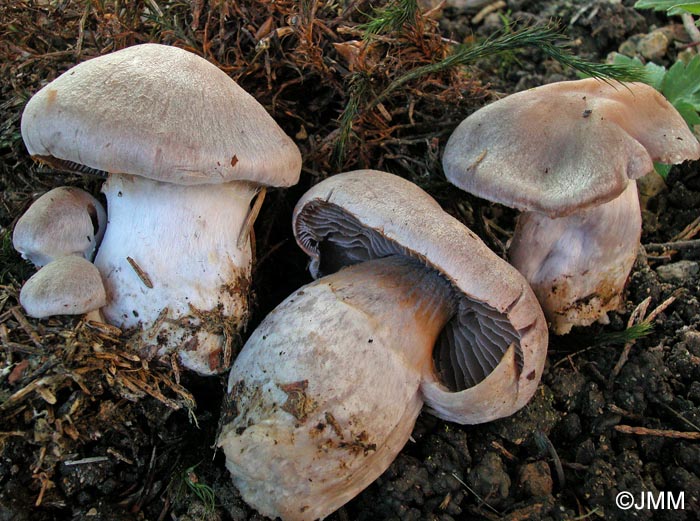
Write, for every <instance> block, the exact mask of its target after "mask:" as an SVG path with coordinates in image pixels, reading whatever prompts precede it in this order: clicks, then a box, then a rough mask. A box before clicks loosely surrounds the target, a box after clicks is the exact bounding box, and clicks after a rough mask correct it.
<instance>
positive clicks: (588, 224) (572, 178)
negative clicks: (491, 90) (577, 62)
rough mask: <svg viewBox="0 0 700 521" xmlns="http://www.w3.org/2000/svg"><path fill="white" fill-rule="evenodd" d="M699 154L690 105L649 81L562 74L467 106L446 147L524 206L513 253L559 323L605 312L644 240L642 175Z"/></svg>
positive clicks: (472, 180) (449, 172) (459, 169)
mask: <svg viewBox="0 0 700 521" xmlns="http://www.w3.org/2000/svg"><path fill="white" fill-rule="evenodd" d="M699 157H700V144H699V143H698V141H697V140H696V139H695V137H694V136H693V134H692V133H691V132H690V130H689V128H688V125H687V124H686V123H685V121H684V120H683V118H682V117H681V115H680V114H679V113H678V112H677V111H676V109H674V108H673V106H672V105H671V104H670V103H669V102H668V101H666V99H665V98H664V97H663V96H662V95H661V94H659V93H658V92H657V91H656V90H654V89H653V88H652V87H649V86H648V85H644V84H641V83H628V84H620V83H605V82H602V81H599V80H595V79H585V80H579V81H566V82H559V83H552V84H549V85H544V86H542V87H537V88H534V89H530V90H527V91H524V92H519V93H517V94H513V95H511V96H507V97H505V98H503V99H501V100H498V101H496V102H494V103H491V104H490V105H487V106H485V107H484V108H482V109H480V110H478V111H476V112H475V113H474V114H472V115H471V116H469V117H468V118H466V119H465V120H464V121H463V122H462V123H461V124H460V125H459V126H458V127H457V129H456V130H455V131H454V133H453V134H452V136H451V137H450V139H449V141H448V143H447V146H446V147H445V153H444V156H443V167H444V170H445V175H446V177H447V179H448V180H449V181H450V182H452V183H453V184H455V185H457V186H458V187H460V188H462V189H463V190H465V191H467V192H470V193H473V194H475V195H477V196H479V197H483V198H485V199H488V200H490V201H494V202H497V203H501V204H504V205H506V206H510V207H513V208H516V209H518V210H522V211H523V212H524V213H522V214H521V215H520V217H519V219H518V224H517V226H516V229H515V233H514V235H513V239H512V242H511V245H510V250H509V255H510V259H511V262H512V263H513V265H514V266H515V267H516V268H518V270H520V271H521V273H523V275H524V276H525V278H526V279H527V280H528V281H529V282H530V284H531V285H532V287H533V289H534V291H535V293H536V294H537V297H538V299H539V300H540V303H541V304H542V308H543V309H544V312H545V315H546V316H547V319H548V321H549V322H550V324H551V328H552V330H553V332H555V333H557V334H564V333H567V332H569V331H570V329H571V328H572V326H575V325H589V324H591V323H593V322H594V321H596V320H605V319H606V318H607V315H606V313H607V311H610V310H615V309H617V308H618V307H619V305H620V304H621V298H622V297H621V294H622V291H623V289H624V285H625V282H626V280H627V277H628V275H629V273H630V270H631V269H632V264H633V263H634V259H635V257H636V254H637V250H638V247H639V239H640V235H641V215H640V209H639V200H638V197H637V188H636V182H635V181H634V180H635V179H638V178H640V177H641V176H643V175H645V174H647V173H648V172H650V171H651V170H652V169H653V162H654V161H657V162H661V163H668V164H675V163H680V162H682V161H684V160H687V159H698V158H699Z"/></svg>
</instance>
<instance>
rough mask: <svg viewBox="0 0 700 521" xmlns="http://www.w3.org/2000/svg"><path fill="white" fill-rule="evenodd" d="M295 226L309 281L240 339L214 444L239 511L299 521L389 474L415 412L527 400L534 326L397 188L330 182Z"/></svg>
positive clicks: (542, 337)
mask: <svg viewBox="0 0 700 521" xmlns="http://www.w3.org/2000/svg"><path fill="white" fill-rule="evenodd" d="M293 226H294V232H295V235H296V238H297V242H298V243H299V245H300V246H301V248H302V249H303V250H304V251H305V252H306V253H307V254H308V255H309V256H310V257H311V272H312V274H313V276H314V277H319V276H322V278H319V279H318V280H316V281H315V282H312V283H310V284H308V285H306V286H304V287H302V288H301V289H299V290H298V291H296V292H295V293H294V294H293V295H291V296H290V297H288V298H287V299H286V300H285V301H284V302H283V303H282V304H280V305H279V306H278V307H277V308H276V309H274V310H273V311H272V312H271V313H270V314H269V315H268V316H267V318H265V320H264V321H263V322H262V323H261V325H260V326H259V327H258V328H257V329H256V331H255V332H254V333H253V334H252V335H251V337H250V339H249V340H248V342H247V343H246V345H245V347H244V348H243V350H242V352H241V353H240V355H239V357H238V358H237V359H236V362H235V363H234V366H233V368H232V370H231V374H230V377H229V385H228V395H227V399H226V401H225V406H224V411H223V414H222V422H221V423H222V429H221V432H220V435H219V438H218V444H219V446H220V447H222V448H223V450H224V452H225V454H226V464H227V467H228V469H229V470H230V471H231V474H232V477H233V481H234V483H235V484H236V486H237V487H238V488H239V490H240V491H241V494H242V495H243V498H244V499H245V500H246V501H247V502H248V503H250V504H251V505H252V506H254V507H255V508H256V509H258V510H259V511H260V512H262V513H263V514H265V515H267V516H270V517H275V516H279V517H281V518H282V519H284V520H312V519H317V518H322V517H324V516H326V515H328V514H330V513H331V512H333V511H334V510H336V509H337V508H339V507H340V506H341V505H343V504H344V503H346V502H347V501H349V500H350V499H351V498H353V497H354V496H355V495H357V494H358V493H359V492H360V491H361V490H363V489H364V488H365V487H366V486H367V485H369V484H370V483H371V482H372V481H373V480H374V479H376V478H377V477H378V476H379V475H380V474H381V473H382V472H383V471H384V470H385V469H386V468H387V467H388V466H389V464H390V463H391V461H393V459H394V458H395V456H396V455H397V453H398V452H399V451H400V450H401V448H402V447H403V446H404V444H405V443H406V441H407V440H408V438H409V436H410V434H411V430H412V428H413V425H414V423H415V420H416V417H417V416H418V414H419V412H420V410H421V408H422V406H423V403H424V402H425V404H426V405H427V406H428V408H429V409H430V410H431V411H432V413H433V414H435V415H437V416H439V417H441V418H444V419H446V420H449V421H454V422H458V423H479V422H486V421H490V420H493V419H496V418H501V417H504V416H507V415H510V414H512V413H514V412H515V411H517V410H518V409H520V408H521V407H522V406H523V405H525V403H526V402H527V401H528V400H529V399H530V397H531V396H532V394H533V393H534V391H535V389H536V387H537V384H538V382H539V380H540V377H541V375H542V370H543V366H544V361H545V356H546V350H547V327H546V323H545V319H544V315H543V314H542V310H541V308H540V306H539V304H538V303H537V300H536V298H535V295H534V294H533V292H532V290H531V289H530V287H529V286H528V284H527V282H526V281H525V279H524V278H523V277H522V276H521V275H520V274H519V273H518V272H517V270H515V269H514V268H513V267H512V266H510V265H508V264H507V263H506V262H505V261H503V260H501V259H500V258H499V257H498V256H496V255H495V254H494V253H493V252H491V251H490V250H489V249H488V248H487V247H486V246H485V245H484V243H483V242H482V241H481V240H480V239H479V238H478V237H476V236H475V235H474V234H473V233H472V232H470V231H469V230H468V229H467V228H466V227H465V226H464V225H463V224H461V223H460V222H459V221H457V220H456V219H454V218H453V217H451V216H450V215H448V214H447V213H445V212H444V211H443V210H442V209H441V208H440V206H439V205H438V204H437V203H436V202H435V200H433V199H432V198H431V197H430V196H429V195H428V194H426V193H425V192H424V191H422V190H421V189H420V188H418V187H417V186H415V185H413V184H412V183H410V182H408V181H406V180H404V179H401V178H400V177H397V176H394V175H391V174H387V173H384V172H379V171H373V170H363V171H355V172H348V173H344V174H339V175H335V176H332V177H330V178H328V179H327V180H325V181H323V182H321V183H319V184H318V185H316V186H315V187H313V188H312V189H311V190H309V191H308V192H307V193H306V194H305V195H304V196H303V197H302V199H301V200H300V201H299V202H298V204H297V206H296V209H295V212H294V221H293Z"/></svg>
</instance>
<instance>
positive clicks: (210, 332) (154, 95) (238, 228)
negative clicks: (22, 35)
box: [22, 44, 301, 374]
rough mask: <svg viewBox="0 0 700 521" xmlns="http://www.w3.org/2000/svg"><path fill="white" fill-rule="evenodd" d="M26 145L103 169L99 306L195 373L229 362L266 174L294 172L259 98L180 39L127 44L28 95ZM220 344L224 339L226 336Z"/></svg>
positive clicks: (242, 318)
mask: <svg viewBox="0 0 700 521" xmlns="http://www.w3.org/2000/svg"><path fill="white" fill-rule="evenodd" d="M22 136H23V138H24V141H25V144H26V146H27V149H28V150H29V152H30V153H31V154H32V156H33V157H35V158H36V159H38V160H40V161H44V162H47V163H50V164H52V165H55V166H57V167H59V168H64V169H68V170H73V171H79V172H93V173H98V174H101V175H107V174H109V177H108V179H107V181H106V182H105V184H104V186H103V188H102V191H103V192H104V194H105V195H106V197H107V209H108V219H109V223H108V226H107V231H106V233H105V237H104V239H103V242H102V245H101V247H100V250H99V252H98V254H97V257H96V259H95V264H96V265H97V267H98V269H99V270H100V272H101V273H102V276H103V278H104V280H105V285H106V288H107V298H108V302H107V305H106V306H105V308H104V309H103V313H104V315H105V317H106V319H107V320H108V321H109V322H110V323H112V324H114V325H117V326H119V327H121V328H124V329H130V328H137V329H139V330H140V331H141V335H140V340H141V344H142V345H144V346H153V347H154V349H157V351H158V354H160V355H167V354H170V353H172V352H173V351H177V352H178V354H179V357H180V361H181V363H182V365H183V366H184V367H186V368H189V369H192V370H194V371H197V372H199V373H202V374H212V373H217V372H220V371H223V370H224V369H226V368H227V364H228V363H229V362H230V358H231V357H230V353H231V349H229V347H230V346H229V345H228V344H227V343H226V342H227V340H226V339H228V341H230V339H231V338H232V337H233V336H235V334H236V332H238V331H240V330H241V329H242V328H243V327H244V326H245V324H246V322H247V315H248V287H249V281H250V273H251V265H252V250H251V238H250V231H251V227H252V225H253V221H254V219H255V216H256V211H257V210H258V209H259V204H260V203H261V201H262V195H259V196H258V198H257V200H256V201H255V203H254V204H253V205H252V206H251V200H253V199H254V198H255V196H256V194H259V193H260V194H263V193H264V190H265V188H264V187H265V186H289V185H292V184H294V183H296V182H297V180H298V177H299V173H300V171H301V156H300V153H299V150H298V149H297V147H296V145H295V144H294V142H293V141H292V140H291V139H290V138H289V137H288V136H287V135H286V134H285V133H284V132H283V131H282V129H280V127H279V126H278V125H277V124H276V123H275V121H274V120H273V119H272V118H271V117H270V115H269V114H268V113H267V112H266V111H265V109H264V108H263V107H262V106H261V105H260V104H259V103H258V102H257V101H256V100H255V99H254V98H253V97H252V96H250V95H249V94H248V93H246V92H245V91H244V90H243V89H241V88H240V87H239V86H238V85H237V84H236V83H235V82H234V81H233V80H232V79H231V78H230V77H229V76H227V75H226V74H225V73H224V72H223V71H221V70H219V69H218V68H217V67H216V66H214V65H213V64H211V63H209V62H208V61H206V60H205V59H203V58H201V57H199V56H197V55H195V54H192V53H190V52H187V51H184V50H182V49H178V48H175V47H169V46H165V45H157V44H144V45H136V46H133V47H129V48H126V49H123V50H121V51H117V52H114V53H111V54H107V55H104V56H101V57H98V58H94V59H91V60H88V61H85V62H83V63H81V64H79V65H77V66H75V67H73V68H72V69H70V70H68V71H67V72H65V73H64V74H62V75H61V76H59V77H58V78H57V79H56V80H54V81H53V82H51V83H50V84H48V85H46V86H45V87H44V88H43V89H42V90H41V91H39V92H38V93H37V94H36V95H35V96H34V97H33V98H32V99H31V100H30V101H29V103H28V104H27V106H26V108H25V111H24V114H23V116H22ZM227 346H228V347H227Z"/></svg>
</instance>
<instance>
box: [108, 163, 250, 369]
mask: <svg viewBox="0 0 700 521" xmlns="http://www.w3.org/2000/svg"><path fill="white" fill-rule="evenodd" d="M102 191H103V192H104V194H105V195H106V197H107V206H108V216H109V222H108V225H107V232H106V233H105V236H104V239H103V242H102V246H101V247H100V250H99V252H98V254H97V258H96V259H95V264H96V266H97V267H98V268H99V270H100V272H101V273H102V277H103V279H104V281H105V286H106V288H107V295H108V304H107V306H106V307H105V308H103V310H102V311H103V313H104V316H105V318H106V319H107V320H108V321H109V323H111V324H114V325H117V326H119V327H121V328H123V329H128V328H134V327H138V328H141V329H142V335H141V339H142V341H143V343H144V344H145V345H152V346H158V354H159V355H165V354H168V353H170V352H172V351H174V350H178V353H179V356H180V360H181V362H182V364H183V365H184V366H185V367H187V368H190V369H193V370H195V371H197V372H199V373H202V374H211V373H215V372H217V371H219V370H220V369H224V367H221V360H220V359H221V357H220V354H221V352H222V349H223V347H224V335H223V333H224V330H225V328H230V329H226V330H227V331H233V332H237V331H238V329H240V327H242V325H243V324H245V322H246V318H247V312H248V297H247V293H248V285H249V279H250V271H251V248H250V240H246V241H245V242H244V244H243V245H242V247H241V248H238V247H237V245H236V242H237V240H238V237H239V235H240V234H241V227H242V226H243V223H244V222H246V215H247V214H248V211H249V207H250V201H251V199H252V198H253V196H254V195H255V193H256V187H255V186H254V185H253V184H251V183H248V182H240V181H234V182H230V183H225V184H217V185H196V186H183V185H175V184H171V183H161V182H158V181H151V180H148V179H145V178H143V177H137V176H130V175H125V174H122V175H115V174H112V175H111V176H110V177H109V179H108V180H107V182H106V183H105V184H104V186H103V188H102ZM204 316H206V320H202V317H204Z"/></svg>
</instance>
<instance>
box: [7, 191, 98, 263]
mask: <svg viewBox="0 0 700 521" xmlns="http://www.w3.org/2000/svg"><path fill="white" fill-rule="evenodd" d="M106 225H107V214H106V213H105V210H104V208H103V207H102V204H101V203H100V202H99V201H98V200H97V199H95V198H94V197H93V196H92V195H90V194H89V193H87V192H85V191H84V190H81V189H80V188H74V187H69V186H61V187H58V188H54V189H53V190H50V191H48V192H46V193H45V194H44V195H42V196H41V197H39V198H38V199H37V200H36V201H34V203H32V205H31V206H30V207H29V209H28V210H27V211H26V212H25V213H24V215H22V217H20V218H19V219H18V220H17V224H16V225H15V229H14V232H13V235H12V244H13V246H14V247H15V250H17V251H18V252H19V253H20V254H21V255H22V257H23V258H25V259H27V260H28V261H30V262H31V263H32V264H34V265H35V266H39V267H41V266H44V265H45V264H47V263H49V262H51V261H52V260H54V259H57V258H58V257H64V256H66V255H79V256H80V257H83V258H85V259H87V260H92V258H93V256H94V255H95V252H96V251H97V246H98V245H99V243H100V241H101V240H102V236H103V235H104V231H105V227H106Z"/></svg>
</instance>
